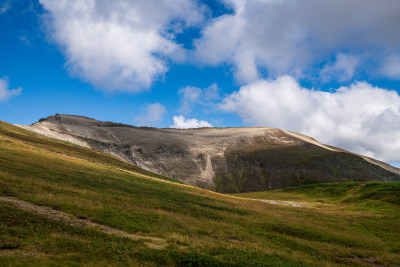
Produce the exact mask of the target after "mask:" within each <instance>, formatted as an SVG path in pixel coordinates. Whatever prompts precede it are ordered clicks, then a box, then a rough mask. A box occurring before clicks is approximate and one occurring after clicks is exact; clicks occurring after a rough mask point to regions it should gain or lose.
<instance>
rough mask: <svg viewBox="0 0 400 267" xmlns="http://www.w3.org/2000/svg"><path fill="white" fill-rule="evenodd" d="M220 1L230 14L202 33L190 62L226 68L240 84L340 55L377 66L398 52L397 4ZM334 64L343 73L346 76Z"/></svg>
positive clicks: (314, 0)
mask: <svg viewBox="0 0 400 267" xmlns="http://www.w3.org/2000/svg"><path fill="white" fill-rule="evenodd" d="M224 1H225V2H226V3H228V4H230V5H231V6H232V7H233V9H234V10H235V12H233V14H225V15H223V16H221V17H218V18H215V19H214V20H213V21H212V23H210V24H209V25H208V26H207V27H206V28H204V29H203V31H202V37H201V38H200V39H199V40H197V42H196V47H197V52H196V55H197V57H196V58H197V60H199V61H201V62H203V63H205V64H211V65H218V64H224V63H226V62H228V63H230V64H232V65H233V66H234V68H235V70H236V77H237V78H238V80H239V81H240V82H243V83H248V82H253V81H255V80H257V79H259V78H260V70H262V71H263V72H264V71H265V70H266V71H267V73H268V74H269V77H277V76H280V75H283V74H287V73H289V74H291V75H296V76H297V77H302V75H304V73H306V72H308V71H310V68H312V66H317V69H318V68H319V67H318V65H320V64H322V63H323V62H325V61H327V60H329V59H330V58H331V57H332V56H334V55H336V54H338V53H340V52H342V53H346V54H348V53H352V52H361V53H360V55H363V56H365V57H371V58H372V60H376V61H378V60H379V59H380V58H381V57H382V55H383V54H386V53H387V52H388V51H394V52H396V51H399V49H400V35H399V34H398V25H399V23H400V16H399V15H398V10H400V1H398V0H386V1H384V3H383V2H381V1H376V0H364V1H362V2H360V1H359V0H335V1H319V0H303V1H292V0H224ZM364 52H365V53H364ZM396 53H397V52H396ZM338 64H339V62H338ZM374 64H376V63H374ZM340 65H341V64H339V65H337V67H340V69H342V70H343V71H344V72H343V74H346V75H348V76H349V75H351V74H352V73H351V71H348V70H350V69H351V68H350V69H348V68H347V67H346V66H345V67H344V68H343V66H340ZM346 65H348V64H346ZM350 65H351V64H350ZM362 67H366V68H367V67H371V66H362ZM378 67H379V66H375V68H378ZM375 71H376V69H375Z"/></svg>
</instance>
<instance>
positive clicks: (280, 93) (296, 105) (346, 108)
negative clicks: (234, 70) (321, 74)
mask: <svg viewBox="0 0 400 267" xmlns="http://www.w3.org/2000/svg"><path fill="white" fill-rule="evenodd" d="M220 107H221V109H222V110H223V111H226V112H233V113H236V114H238V115H239V116H240V117H241V118H242V120H243V121H244V122H245V123H247V124H249V125H254V126H266V127H278V128H282V129H285V130H290V131H295V132H299V133H303V134H306V135H309V136H311V137H314V138H316V139H318V140H319V141H321V142H323V143H326V144H330V145H335V146H338V147H342V148H345V149H348V150H350V151H354V152H357V153H361V154H364V155H367V156H372V157H376V158H378V159H381V160H385V161H400V96H399V94H398V93H397V92H396V91H389V90H385V89H381V88H377V87H373V86H372V85H370V84H368V83H365V82H356V83H354V84H352V85H351V86H349V87H340V88H339V89H337V90H334V91H332V92H322V91H314V90H309V89H306V88H303V87H301V86H300V85H299V83H298V82H297V81H296V80H295V79H294V78H293V77H290V76H282V77H279V78H278V79H276V80H270V81H267V80H259V81H257V82H254V83H251V84H249V85H246V86H243V87H241V88H240V90H239V91H237V92H234V93H232V94H231V95H229V96H227V97H226V98H225V99H224V100H223V101H222V103H221V104H220Z"/></svg>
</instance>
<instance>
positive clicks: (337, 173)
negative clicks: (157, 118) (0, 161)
mask: <svg viewBox="0 0 400 267" xmlns="http://www.w3.org/2000/svg"><path fill="white" fill-rule="evenodd" d="M21 127H23V128H25V129H28V130H31V131H34V132H37V133H39V134H42V135H45V136H48V137H53V138H57V139H61V140H65V141H69V142H72V143H75V144H77V145H81V146H85V147H89V148H93V149H97V150H100V151H103V152H106V153H110V154H112V155H115V156H117V157H119V158H122V159H124V160H126V161H128V162H131V163H133V164H136V165H138V166H140V167H142V168H144V169H147V170H149V171H152V172H155V173H159V174H162V175H165V176H169V177H172V178H175V179H177V180H179V181H182V182H185V183H188V184H191V185H196V186H199V187H202V188H207V189H212V190H215V191H218V192H224V193H227V192H249V191H260V190H267V189H275V188H282V187H289V186H296V185H302V184H307V183H315V182H338V181H369V180H379V181H400V170H399V169H397V168H394V167H392V166H390V165H387V164H385V163H383V162H379V161H376V160H374V159H370V158H366V157H363V156H360V155H356V154H352V153H350V152H347V151H345V150H342V149H339V148H335V147H330V146H326V145H322V144H320V143H318V142H317V141H316V140H314V139H312V138H310V137H307V136H303V135H300V134H296V133H292V132H287V131H283V130H280V129H275V128H201V129H188V130H178V129H157V128H147V127H134V126H129V125H124V124H118V123H112V122H102V121H97V120H94V119H89V118H85V117H80V116H71V115H59V114H57V115H55V116H51V117H48V118H47V119H42V120H40V121H39V122H38V123H35V124H33V125H31V126H21Z"/></svg>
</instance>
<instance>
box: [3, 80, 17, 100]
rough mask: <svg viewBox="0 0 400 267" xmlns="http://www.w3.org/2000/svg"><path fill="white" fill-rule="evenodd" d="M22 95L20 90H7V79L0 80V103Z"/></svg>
mask: <svg viewBox="0 0 400 267" xmlns="http://www.w3.org/2000/svg"><path fill="white" fill-rule="evenodd" d="M21 93H22V88H21V87H19V88H17V89H11V90H10V89H9V84H8V79H7V78H3V79H0V102H3V101H6V100H8V99H10V98H12V97H14V96H18V95H20V94H21Z"/></svg>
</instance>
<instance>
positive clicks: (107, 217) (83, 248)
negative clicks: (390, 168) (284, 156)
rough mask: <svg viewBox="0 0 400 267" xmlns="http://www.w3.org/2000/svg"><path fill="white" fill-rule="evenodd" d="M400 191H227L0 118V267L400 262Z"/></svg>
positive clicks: (339, 186)
mask: <svg viewBox="0 0 400 267" xmlns="http://www.w3.org/2000/svg"><path fill="white" fill-rule="evenodd" d="M399 192H400V183H399V182H351V183H333V184H329V183H324V184H313V185H307V186H302V187H297V188H286V189H279V190H269V191H266V192H253V193H245V194H239V195H238V194H235V195H227V194H219V193H216V192H212V191H209V190H205V189H201V188H198V187H193V186H190V185H186V184H183V183H179V182H177V181H175V180H171V179H168V178H166V177H162V176H159V175H155V174H152V173H149V172H147V171H145V170H142V169H140V168H138V167H136V166H134V165H132V164H129V163H127V162H125V161H123V160H120V159H118V158H117V157H114V156H112V155H110V154H106V153H102V152H99V151H95V150H92V149H88V148H84V147H81V146H77V145H74V144H71V143H68V142H65V141H61V140H56V139H52V138H47V137H45V136H40V135H38V134H35V133H32V132H30V131H26V130H24V129H21V128H19V127H15V126H13V125H11V124H8V123H4V122H2V121H0V266H4V267H8V266H10V267H11V266H12V267H14V266H33V267H34V266H400V242H399V241H400V232H399V225H400V194H399ZM244 197H247V198H250V199H245V198H244ZM255 199H257V200H255Z"/></svg>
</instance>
